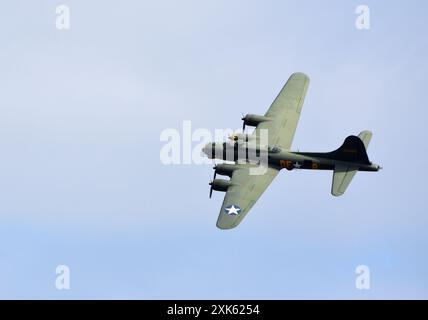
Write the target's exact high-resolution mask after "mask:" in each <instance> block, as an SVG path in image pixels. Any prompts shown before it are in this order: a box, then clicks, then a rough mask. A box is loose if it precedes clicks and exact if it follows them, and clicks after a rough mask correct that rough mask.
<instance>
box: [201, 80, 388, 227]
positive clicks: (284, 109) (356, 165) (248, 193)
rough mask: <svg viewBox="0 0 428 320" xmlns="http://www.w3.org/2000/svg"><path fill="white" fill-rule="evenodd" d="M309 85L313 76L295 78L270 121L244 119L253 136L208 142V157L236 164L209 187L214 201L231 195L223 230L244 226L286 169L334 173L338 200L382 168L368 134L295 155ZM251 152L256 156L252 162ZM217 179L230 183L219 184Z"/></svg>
mask: <svg viewBox="0 0 428 320" xmlns="http://www.w3.org/2000/svg"><path fill="white" fill-rule="evenodd" d="M308 85H309V77H308V76H307V75H305V74H304V73H294V74H292V75H291V76H290V78H289V79H288V81H287V83H286V84H285V85H284V87H283V88H282V89H281V91H280V92H279V94H278V96H277V97H276V99H275V100H274V101H273V103H272V105H271V106H270V107H269V109H268V111H267V112H266V114H265V115H264V116H261V115H254V114H247V115H246V116H244V117H243V118H242V120H243V130H245V127H246V126H252V127H255V130H254V132H253V133H251V134H245V133H236V134H232V135H231V136H230V137H229V138H230V140H231V141H230V142H224V143H216V142H213V143H208V144H206V145H205V146H204V147H203V148H202V152H203V155H206V156H207V157H208V158H210V159H220V160H226V161H232V162H234V164H230V163H221V164H217V165H215V166H214V168H213V169H214V179H213V181H212V182H210V183H209V185H210V198H211V196H212V192H213V190H214V191H221V192H226V195H225V197H224V201H223V204H222V206H221V209H220V214H219V217H218V220H217V227H218V228H219V229H232V228H235V227H236V226H238V225H239V223H240V222H241V221H242V219H243V218H244V217H245V216H246V214H247V213H248V212H249V211H250V209H251V208H252V207H253V205H254V204H255V203H256V201H257V200H258V199H259V198H260V196H261V195H262V194H263V192H264V191H265V190H266V189H267V188H268V186H269V185H270V183H271V182H272V181H273V179H274V178H275V177H276V176H277V175H278V173H279V171H280V170H281V169H284V168H285V169H287V170H293V169H309V170H332V171H333V182H332V187H331V193H332V195H333V196H341V195H343V194H344V193H345V191H346V189H347V188H348V186H349V184H350V183H351V180H352V178H353V177H354V176H355V173H356V172H357V171H379V170H380V169H382V168H381V167H380V166H379V165H377V164H374V163H372V162H370V160H369V158H368V156H367V152H366V150H367V147H368V145H369V143H370V140H371V138H372V133H371V132H370V131H367V130H365V131H362V132H361V133H360V134H359V135H358V136H355V135H350V136H348V137H347V138H346V139H345V141H344V142H343V144H342V146H341V147H340V148H338V149H337V150H335V151H332V152H324V153H321V152H295V151H291V150H290V147H291V143H292V141H293V137H294V133H295V131H296V127H297V123H298V121H299V118H300V114H301V111H302V106H303V102H304V99H305V95H306V91H307V89H308ZM263 132H265V133H266V137H267V139H265V141H262V139H261V138H262V133H263ZM262 142H267V144H262ZM243 150H244V151H243ZM249 150H250V151H251V152H249ZM262 152H265V154H266V158H267V161H264V162H263V163H262V162H261V161H260V157H261V153H262ZM250 153H251V154H252V155H253V154H255V155H256V157H254V156H252V157H249V154H250ZM257 156H258V158H257ZM256 167H262V169H263V173H262V174H254V172H253V173H252V172H251V170H252V168H256ZM217 174H218V175H223V176H228V177H229V178H230V179H229V180H226V179H216V176H217Z"/></svg>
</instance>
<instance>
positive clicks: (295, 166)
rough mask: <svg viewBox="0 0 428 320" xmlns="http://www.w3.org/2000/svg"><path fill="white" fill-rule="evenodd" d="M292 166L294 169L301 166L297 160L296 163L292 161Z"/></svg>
mask: <svg viewBox="0 0 428 320" xmlns="http://www.w3.org/2000/svg"><path fill="white" fill-rule="evenodd" d="M293 166H294V168H296V169H300V167H301V166H302V165H301V164H300V163H299V162H298V161H297V162H296V163H293Z"/></svg>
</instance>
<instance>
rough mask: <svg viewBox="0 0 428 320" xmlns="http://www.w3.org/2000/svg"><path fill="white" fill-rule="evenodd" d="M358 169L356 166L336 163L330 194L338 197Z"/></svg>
mask: <svg viewBox="0 0 428 320" xmlns="http://www.w3.org/2000/svg"><path fill="white" fill-rule="evenodd" d="M357 171H358V167H353V166H347V165H341V164H338V165H336V166H335V168H334V173H333V183H332V186H331V194H332V195H334V196H336V197H338V196H341V195H342V194H344V193H345V191H346V189H347V188H348V186H349V184H350V183H351V181H352V178H353V177H354V176H355V174H356V173H357Z"/></svg>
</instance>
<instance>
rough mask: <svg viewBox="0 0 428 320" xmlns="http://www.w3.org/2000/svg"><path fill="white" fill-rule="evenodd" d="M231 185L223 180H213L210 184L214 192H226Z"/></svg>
mask: <svg viewBox="0 0 428 320" xmlns="http://www.w3.org/2000/svg"><path fill="white" fill-rule="evenodd" d="M232 185H233V183H232V182H230V181H229V180H223V179H214V180H213V182H211V183H210V186H211V189H212V190H215V191H222V192H226V191H227V189H228V188H229V187H230V186H232Z"/></svg>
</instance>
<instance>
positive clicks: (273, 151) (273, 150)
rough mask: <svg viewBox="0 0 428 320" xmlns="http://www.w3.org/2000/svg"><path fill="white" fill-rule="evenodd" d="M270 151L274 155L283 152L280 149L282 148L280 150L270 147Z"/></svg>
mask: <svg viewBox="0 0 428 320" xmlns="http://www.w3.org/2000/svg"><path fill="white" fill-rule="evenodd" d="M268 151H269V152H272V153H278V152H280V151H281V149H280V148H278V147H269V148H268Z"/></svg>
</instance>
